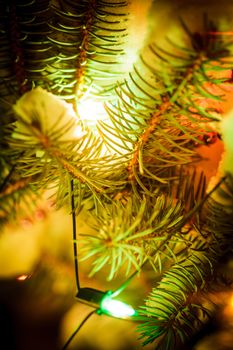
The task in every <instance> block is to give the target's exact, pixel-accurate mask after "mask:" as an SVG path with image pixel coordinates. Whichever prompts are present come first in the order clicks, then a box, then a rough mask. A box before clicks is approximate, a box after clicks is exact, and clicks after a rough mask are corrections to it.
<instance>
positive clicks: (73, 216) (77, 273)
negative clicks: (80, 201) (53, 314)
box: [70, 179, 80, 290]
mask: <svg viewBox="0 0 233 350" xmlns="http://www.w3.org/2000/svg"><path fill="white" fill-rule="evenodd" d="M70 190H71V210H72V213H71V215H72V226H73V228H72V231H73V251H74V269H75V279H76V287H77V289H78V290H79V289H80V282H79V269H78V245H77V231H76V216H75V204H74V181H73V179H72V180H71V181H70Z"/></svg>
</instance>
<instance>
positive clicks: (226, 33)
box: [208, 32, 233, 35]
mask: <svg viewBox="0 0 233 350" xmlns="http://www.w3.org/2000/svg"><path fill="white" fill-rule="evenodd" d="M208 34H211V35H233V32H208Z"/></svg>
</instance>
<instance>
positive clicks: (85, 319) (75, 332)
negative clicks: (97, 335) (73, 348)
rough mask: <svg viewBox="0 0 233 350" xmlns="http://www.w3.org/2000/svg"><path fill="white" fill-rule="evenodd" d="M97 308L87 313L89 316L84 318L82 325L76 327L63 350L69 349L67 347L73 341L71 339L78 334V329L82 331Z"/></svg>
mask: <svg viewBox="0 0 233 350" xmlns="http://www.w3.org/2000/svg"><path fill="white" fill-rule="evenodd" d="M96 311H97V310H92V311H91V312H89V314H87V316H86V317H85V318H84V319H83V320H82V322H81V323H80V325H79V326H78V327H77V328H76V329H75V331H74V332H73V333H72V334H71V336H70V337H69V338H68V340H67V341H66V343H65V345H64V346H63V347H62V350H65V349H67V347H68V346H69V344H70V343H71V341H72V340H73V338H74V337H75V336H76V334H77V333H78V331H80V329H81V328H82V326H83V325H84V324H85V323H86V321H87V320H88V319H89V318H90V317H91V316H92V315H93V314H94V313H95V312H96Z"/></svg>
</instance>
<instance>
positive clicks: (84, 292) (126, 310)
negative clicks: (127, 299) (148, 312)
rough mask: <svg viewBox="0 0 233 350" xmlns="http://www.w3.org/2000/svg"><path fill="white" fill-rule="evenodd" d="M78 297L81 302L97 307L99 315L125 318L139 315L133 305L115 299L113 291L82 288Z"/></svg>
mask: <svg viewBox="0 0 233 350" xmlns="http://www.w3.org/2000/svg"><path fill="white" fill-rule="evenodd" d="M76 297H77V299H78V300H79V301H80V302H82V303H84V304H88V305H89V306H92V307H94V308H96V309H97V313H98V314H99V315H101V314H105V315H108V316H112V317H117V318H123V319H126V318H132V317H133V316H137V312H136V310H134V308H133V307H132V306H131V305H128V304H126V303H123V302H122V301H120V300H116V299H113V293H112V292H111V291H107V292H103V291H100V290H98V289H93V288H80V290H79V291H78V294H77V296H76Z"/></svg>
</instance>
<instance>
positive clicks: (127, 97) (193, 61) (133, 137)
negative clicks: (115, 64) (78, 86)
mask: <svg viewBox="0 0 233 350" xmlns="http://www.w3.org/2000/svg"><path fill="white" fill-rule="evenodd" d="M200 35H201V34H200ZM200 35H199V36H198V38H197V35H196V33H193V36H192V38H193V40H194V41H195V40H196V41H198V40H199V37H200ZM203 35H204V36H205V35H206V34H203ZM208 35H210V34H208ZM206 40H207V39H206ZM199 41H200V40H199ZM212 41H213V42H214V43H213V42H212ZM199 44H200V43H199ZM191 45H192V46H193V47H191V48H189V47H188V48H187V49H186V47H184V48H174V47H173V48H171V51H166V50H164V49H163V48H160V47H157V46H156V45H155V44H153V45H150V47H149V56H148V57H147V56H146V54H144V57H142V56H141V60H140V62H139V63H138V65H137V66H136V65H135V66H134V70H133V71H132V72H131V73H130V74H129V78H128V79H127V80H126V81H125V83H124V84H123V85H121V86H119V87H118V88H117V89H116V94H117V95H118V98H119V99H118V102H117V103H115V102H114V103H112V105H110V106H109V105H107V109H106V110H107V111H108V113H109V117H110V122H104V123H103V122H102V123H100V127H101V128H102V130H101V135H102V136H103V138H104V141H105V142H106V144H107V145H108V147H109V148H110V149H111V148H112V149H113V150H115V151H117V150H118V151H119V150H120V151H121V150H122V152H123V150H124V151H125V150H127V149H128V159H129V163H128V180H129V181H130V182H132V181H135V180H136V181H137V182H138V183H143V181H144V179H145V178H150V179H151V180H155V181H158V182H161V183H166V182H167V181H168V178H167V175H166V172H165V171H164V169H163V167H166V168H167V165H169V167H174V166H175V165H176V164H177V163H178V164H180V165H181V164H187V163H190V162H191V161H192V160H195V157H196V152H195V150H194V149H193V144H195V143H200V139H199V137H198V136H199V135H200V133H204V132H205V130H210V128H209V126H208V122H210V121H213V120H219V119H220V118H219V117H216V113H212V112H213V110H211V108H210V107H208V106H207V107H203V106H201V101H202V100H203V99H206V98H208V99H209V101H210V100H212V101H215V100H216V101H221V95H217V94H216V93H213V92H212V87H211V85H213V84H216V83H219V82H217V81H216V79H215V77H214V76H213V75H212V73H211V74H210V73H208V72H207V68H206V67H208V69H210V68H209V67H210V66H211V67H212V68H213V69H214V67H216V61H218V64H219V66H221V67H222V69H227V67H226V66H225V63H224V58H225V57H227V56H228V55H229V50H228V49H227V44H226V43H225V42H223V41H221V40H219V41H217V42H216V40H214V39H213V37H211V35H210V36H208V45H207V47H205V46H204V45H203V47H202V48H200V47H198V44H196V45H194V43H192V44H191ZM200 45H201V44H200ZM172 50H173V51H172ZM174 52H175V53H174ZM150 55H152V58H151V57H150ZM152 59H153V61H152ZM149 60H150V62H151V61H152V63H150V64H149V63H148V61H149ZM161 61H163V68H161ZM142 72H143V73H142ZM144 75H146V76H147V77H148V76H149V77H151V78H150V79H149V80H148V81H145V79H144V78H143V76H144ZM219 91H220V90H219ZM109 134H111V136H110V135H109ZM112 136H114V138H112ZM132 148H133V153H132Z"/></svg>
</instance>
